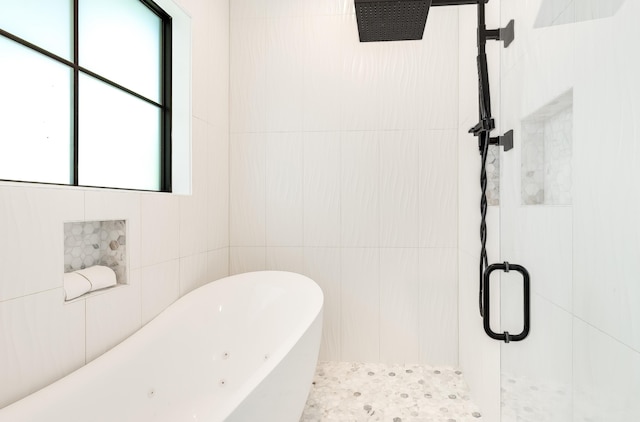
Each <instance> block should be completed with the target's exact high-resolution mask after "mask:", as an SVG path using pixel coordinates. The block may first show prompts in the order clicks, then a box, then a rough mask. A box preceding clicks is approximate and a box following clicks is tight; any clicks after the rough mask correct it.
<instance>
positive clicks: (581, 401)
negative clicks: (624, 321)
mask: <svg viewBox="0 0 640 422" xmlns="http://www.w3.org/2000/svg"><path fill="white" fill-rule="evenodd" d="M573 327H574V328H573V342H574V343H575V344H576V345H577V347H575V348H574V349H573V383H574V388H575V390H574V391H575V392H574V400H573V412H574V415H573V421H575V422H583V421H589V420H596V421H603V422H614V421H625V420H630V421H631V420H634V419H637V418H638V413H639V412H640V402H639V401H638V391H640V352H638V351H637V350H634V349H631V348H629V347H627V346H625V345H624V344H622V343H620V342H618V341H616V340H615V339H613V338H611V337H610V336H608V335H607V334H605V333H603V332H602V331H600V330H598V329H597V328H594V327H592V326H590V325H588V324H585V323H584V321H581V320H579V319H577V318H576V319H574V320H573Z"/></svg>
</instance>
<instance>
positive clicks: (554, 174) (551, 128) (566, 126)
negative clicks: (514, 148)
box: [521, 90, 573, 205]
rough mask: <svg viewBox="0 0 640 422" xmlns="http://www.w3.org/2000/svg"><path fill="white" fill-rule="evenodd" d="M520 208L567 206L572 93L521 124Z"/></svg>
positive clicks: (569, 189)
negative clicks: (521, 206)
mask: <svg viewBox="0 0 640 422" xmlns="http://www.w3.org/2000/svg"><path fill="white" fill-rule="evenodd" d="M521 151H522V161H521V163H522V164H521V192H522V194H521V196H522V204H524V205H543V204H544V205H571V185H572V175H571V173H572V170H571V160H572V156H573V90H569V91H568V92H566V93H564V94H563V95H561V96H560V97H558V98H556V99H555V100H553V101H551V102H550V103H548V104H546V105H545V106H543V107H542V108H541V109H539V110H538V111H536V112H535V113H533V114H532V115H530V116H529V117H527V118H526V119H525V120H523V121H522V150H521Z"/></svg>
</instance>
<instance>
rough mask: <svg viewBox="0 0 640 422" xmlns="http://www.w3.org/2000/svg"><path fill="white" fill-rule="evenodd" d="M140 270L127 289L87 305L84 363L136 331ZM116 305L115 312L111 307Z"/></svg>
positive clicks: (93, 299) (98, 297)
mask: <svg viewBox="0 0 640 422" xmlns="http://www.w3.org/2000/svg"><path fill="white" fill-rule="evenodd" d="M140 273H141V270H139V269H136V270H132V271H131V272H130V274H131V279H130V280H129V284H128V285H127V286H122V287H118V288H117V289H115V290H113V291H108V292H104V293H103V294H100V295H96V296H92V297H90V298H88V299H87V301H86V307H87V309H86V336H87V338H86V361H87V362H90V361H92V360H93V359H95V358H97V357H98V356H100V355H101V354H103V353H104V352H106V351H108V350H109V349H111V348H112V347H113V346H115V345H117V344H118V343H120V342H121V341H122V340H124V339H126V338H127V337H129V335H131V334H132V333H134V332H135V331H136V330H138V329H139V328H140V327H141V325H142V318H141V307H140V301H141V280H140ZM114 303H117V312H114V310H113V306H114Z"/></svg>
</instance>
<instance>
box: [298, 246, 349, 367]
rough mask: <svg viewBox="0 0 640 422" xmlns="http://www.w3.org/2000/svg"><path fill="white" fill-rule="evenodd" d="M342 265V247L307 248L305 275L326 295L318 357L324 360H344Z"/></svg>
mask: <svg viewBox="0 0 640 422" xmlns="http://www.w3.org/2000/svg"><path fill="white" fill-rule="evenodd" d="M340 268H341V267H340V249H338V248H304V274H305V275H306V276H308V277H310V278H311V279H313V281H315V282H316V283H318V285H319V286H320V288H321V289H322V293H323V294H324V305H323V323H322V343H321V344H320V357H319V359H320V360H323V361H340V360H341V359H342V353H341V337H342V334H341V333H342V322H341V292H340V290H341V289H340V287H341V282H340V280H341V277H340V272H341V271H340Z"/></svg>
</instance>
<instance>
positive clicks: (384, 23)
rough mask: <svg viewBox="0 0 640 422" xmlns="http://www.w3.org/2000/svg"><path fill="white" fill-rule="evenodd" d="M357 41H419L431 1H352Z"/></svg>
mask: <svg viewBox="0 0 640 422" xmlns="http://www.w3.org/2000/svg"><path fill="white" fill-rule="evenodd" d="M355 4H356V19H357V21H358V33H359V34H360V42H371V41H402V40H421V39H422V35H423V34H424V27H425V24H426V23H427V15H428V14H429V7H430V6H431V0H355Z"/></svg>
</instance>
